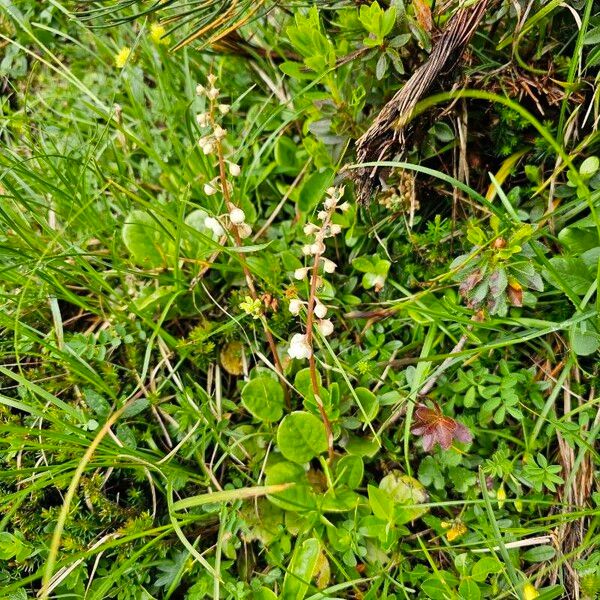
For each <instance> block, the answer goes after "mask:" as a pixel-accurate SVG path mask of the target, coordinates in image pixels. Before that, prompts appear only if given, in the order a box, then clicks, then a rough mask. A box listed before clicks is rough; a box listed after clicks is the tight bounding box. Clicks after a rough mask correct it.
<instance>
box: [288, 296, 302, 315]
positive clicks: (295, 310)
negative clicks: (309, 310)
mask: <svg viewBox="0 0 600 600" xmlns="http://www.w3.org/2000/svg"><path fill="white" fill-rule="evenodd" d="M301 308H302V301H301V300H299V299H298V298H293V299H292V300H290V312H291V313H292V314H293V315H297V314H299V313H300V309H301Z"/></svg>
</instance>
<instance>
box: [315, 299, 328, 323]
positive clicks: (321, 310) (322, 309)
mask: <svg viewBox="0 0 600 600" xmlns="http://www.w3.org/2000/svg"><path fill="white" fill-rule="evenodd" d="M326 314H327V307H326V306H325V305H324V304H321V303H320V302H319V301H318V300H317V302H316V304H315V315H316V316H317V318H318V319H324V318H325V315H326Z"/></svg>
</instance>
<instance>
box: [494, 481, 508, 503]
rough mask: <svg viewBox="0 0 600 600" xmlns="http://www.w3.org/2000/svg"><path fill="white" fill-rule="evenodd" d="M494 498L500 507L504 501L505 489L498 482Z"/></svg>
mask: <svg viewBox="0 0 600 600" xmlns="http://www.w3.org/2000/svg"><path fill="white" fill-rule="evenodd" d="M496 499H497V500H498V508H502V507H503V506H504V501H505V500H506V490H505V489H504V486H503V485H502V484H500V487H499V488H498V491H497V492H496Z"/></svg>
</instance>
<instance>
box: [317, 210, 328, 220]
mask: <svg viewBox="0 0 600 600" xmlns="http://www.w3.org/2000/svg"><path fill="white" fill-rule="evenodd" d="M317 217H319V220H321V221H324V220H325V219H326V218H327V211H326V210H320V211H319V212H318V213H317Z"/></svg>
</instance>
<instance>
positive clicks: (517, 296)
mask: <svg viewBox="0 0 600 600" xmlns="http://www.w3.org/2000/svg"><path fill="white" fill-rule="evenodd" d="M506 295H507V296H508V299H509V301H510V303H511V304H512V305H513V306H523V288H522V287H521V286H520V285H517V286H515V285H514V284H512V283H511V284H509V285H508V287H507V288H506Z"/></svg>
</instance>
